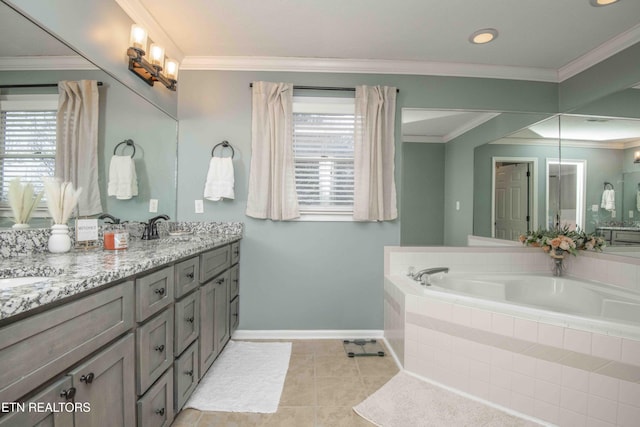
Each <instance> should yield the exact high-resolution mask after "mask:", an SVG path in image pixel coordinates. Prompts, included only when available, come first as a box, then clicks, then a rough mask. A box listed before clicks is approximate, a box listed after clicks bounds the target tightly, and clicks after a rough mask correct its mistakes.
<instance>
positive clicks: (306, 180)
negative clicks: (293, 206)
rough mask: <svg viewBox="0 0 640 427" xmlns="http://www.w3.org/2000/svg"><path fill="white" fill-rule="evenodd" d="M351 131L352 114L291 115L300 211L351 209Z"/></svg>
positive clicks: (352, 129) (346, 210) (322, 211)
mask: <svg viewBox="0 0 640 427" xmlns="http://www.w3.org/2000/svg"><path fill="white" fill-rule="evenodd" d="M353 132H354V115H353V114H344V113H294V114H293V150H294V158H295V159H294V166H295V178H296V189H297V193H298V204H299V206H300V211H302V212H307V213H313V212H318V213H331V212H335V213H348V212H352V211H353V177H354V175H353Z"/></svg>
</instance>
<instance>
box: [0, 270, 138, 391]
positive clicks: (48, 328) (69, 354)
mask: <svg viewBox="0 0 640 427" xmlns="http://www.w3.org/2000/svg"><path fill="white" fill-rule="evenodd" d="M133 325H134V323H133V283H132V282H125V283H121V284H119V285H116V286H113V287H110V288H107V289H105V290H103V291H100V292H97V293H95V294H93V295H90V296H87V297H84V298H81V299H79V300H77V301H74V302H70V303H67V304H64V305H62V306H60V307H56V308H53V309H50V310H48V311H46V312H44V313H40V314H36V315H33V316H31V317H29V318H27V319H24V320H21V321H18V322H15V323H12V324H9V325H7V326H5V327H3V328H0V366H2V369H0V402H12V401H15V400H16V399H18V398H20V397H22V396H24V395H25V394H26V393H28V392H29V391H31V390H33V389H35V388H36V387H38V386H39V385H40V384H42V383H43V382H45V381H47V380H49V379H50V378H53V377H54V376H55V375H58V374H59V373H60V372H62V371H63V370H65V369H67V368H68V367H70V366H71V365H73V364H74V363H77V362H78V361H80V360H81V359H82V358H84V357H86V356H88V355H89V354H91V353H93V352H94V351H96V350H97V349H99V348H100V347H102V346H104V345H106V344H107V343H109V342H110V341H112V340H113V339H115V338H117V337H118V336H120V335H122V334H124V333H125V332H126V331H128V330H130V329H131V328H132V327H133Z"/></svg>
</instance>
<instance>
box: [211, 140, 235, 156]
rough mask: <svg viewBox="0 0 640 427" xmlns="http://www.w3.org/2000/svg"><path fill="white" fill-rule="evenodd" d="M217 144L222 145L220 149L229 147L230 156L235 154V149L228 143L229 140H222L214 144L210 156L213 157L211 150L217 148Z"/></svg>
mask: <svg viewBox="0 0 640 427" xmlns="http://www.w3.org/2000/svg"><path fill="white" fill-rule="evenodd" d="M219 146H222V151H224V149H225V148H230V149H231V158H232V159H233V156H235V154H236V150H234V149H233V147H232V146H231V144H229V141H222V142H220V143H218V144H216V145H215V146H214V147H213V149H212V150H211V157H213V152H214V151H216V148H218V147H219Z"/></svg>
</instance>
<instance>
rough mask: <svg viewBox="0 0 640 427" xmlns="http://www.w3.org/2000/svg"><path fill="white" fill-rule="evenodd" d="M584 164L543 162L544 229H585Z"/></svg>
mask: <svg viewBox="0 0 640 427" xmlns="http://www.w3.org/2000/svg"><path fill="white" fill-rule="evenodd" d="M586 170H587V162H586V160H568V159H562V161H558V160H557V159H547V194H548V198H547V225H548V226H549V227H555V226H561V227H565V226H567V227H569V228H570V229H571V230H575V229H576V228H580V229H582V230H584V229H585V208H586V206H585V189H586V181H585V179H586Z"/></svg>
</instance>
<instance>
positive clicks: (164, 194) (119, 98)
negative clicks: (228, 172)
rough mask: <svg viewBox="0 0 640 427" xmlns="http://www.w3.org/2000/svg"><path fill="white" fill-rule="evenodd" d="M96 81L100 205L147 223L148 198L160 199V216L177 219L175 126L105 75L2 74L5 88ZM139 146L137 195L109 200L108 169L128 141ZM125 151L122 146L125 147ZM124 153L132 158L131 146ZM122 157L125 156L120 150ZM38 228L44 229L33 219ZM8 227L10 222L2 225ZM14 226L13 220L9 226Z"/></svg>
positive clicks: (128, 218)
mask: <svg viewBox="0 0 640 427" xmlns="http://www.w3.org/2000/svg"><path fill="white" fill-rule="evenodd" d="M82 79H93V80H98V81H102V82H103V86H101V87H99V89H98V91H99V100H100V101H99V125H98V150H99V153H101V154H100V155H99V162H98V174H99V183H100V189H101V199H102V207H103V210H104V212H108V213H110V214H112V215H114V216H117V217H119V218H122V219H123V220H124V219H126V220H130V221H131V220H146V219H147V218H149V217H151V216H152V215H154V214H150V213H149V199H150V198H155V199H158V212H159V213H167V214H169V215H170V216H172V217H175V215H176V153H177V144H178V141H177V122H176V120H174V119H173V118H171V117H170V116H168V115H167V114H166V113H164V112H162V111H161V110H159V109H158V108H156V107H155V106H154V105H152V104H151V103H150V102H148V101H146V100H145V99H143V98H141V97H140V96H138V95H137V94H136V93H134V92H132V91H131V90H130V89H129V88H128V87H126V86H124V85H123V84H122V83H120V82H119V81H117V80H115V79H114V78H112V77H111V76H109V75H108V74H107V73H105V72H103V71H71V70H63V71H1V72H0V82H2V83H3V84H29V83H32V84H33V83H55V82H57V81H59V80H82ZM3 93H16V94H18V93H22V94H24V93H57V89H56V88H51V89H49V88H46V89H42V88H38V89H12V90H4V91H3ZM125 139H133V141H134V142H135V144H136V155H135V157H134V159H135V163H136V173H137V175H138V196H137V197H133V198H132V199H130V200H117V199H116V198H115V197H107V182H108V170H109V162H110V160H111V156H112V155H113V149H114V148H115V146H116V145H117V144H118V143H119V142H121V141H123V140H125ZM121 148H122V147H121ZM124 153H126V154H130V153H131V149H130V148H127V149H126V150H125V151H124ZM118 154H123V151H121V149H119V150H118ZM32 223H33V224H34V225H36V224H37V225H46V224H47V221H44V222H41V223H39V222H38V221H36V220H35V219H34V221H32ZM0 224H2V225H7V224H6V223H0ZM10 224H11V222H9V225H10Z"/></svg>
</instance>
